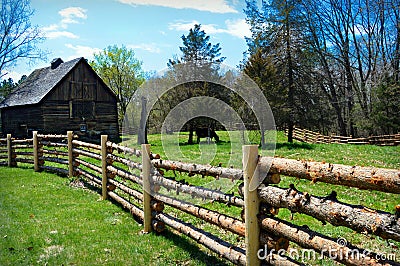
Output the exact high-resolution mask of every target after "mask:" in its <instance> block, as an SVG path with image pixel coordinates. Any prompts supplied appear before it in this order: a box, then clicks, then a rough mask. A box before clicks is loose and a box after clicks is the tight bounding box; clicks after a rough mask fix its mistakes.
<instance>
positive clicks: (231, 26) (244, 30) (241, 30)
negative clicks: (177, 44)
mask: <svg viewBox="0 0 400 266" xmlns="http://www.w3.org/2000/svg"><path fill="white" fill-rule="evenodd" d="M195 24H200V23H199V22H198V21H197V20H193V21H191V22H175V23H170V24H169V26H168V28H169V29H170V30H177V31H189V30H190V29H191V28H193V26H194V25H195ZM225 26H226V28H219V27H218V25H216V24H201V29H202V30H204V31H205V33H206V34H220V33H226V34H229V35H232V36H235V37H238V38H244V36H251V32H250V27H249V25H248V24H247V23H246V20H245V19H236V20H230V19H228V20H225Z"/></svg>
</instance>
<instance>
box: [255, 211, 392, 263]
mask: <svg viewBox="0 0 400 266" xmlns="http://www.w3.org/2000/svg"><path fill="white" fill-rule="evenodd" d="M260 221H261V227H262V228H263V229H265V230H267V231H268V232H272V233H273V234H274V235H277V236H281V237H283V238H285V239H288V240H289V241H291V242H294V243H296V244H298V245H299V246H301V247H302V248H306V249H312V250H315V251H316V252H318V254H316V256H318V257H319V256H321V255H324V256H327V257H328V256H329V252H331V256H329V258H330V259H334V260H335V261H338V262H340V263H343V264H345V265H359V266H362V265H399V263H396V262H393V261H390V260H378V259H376V258H381V257H379V256H376V254H375V253H373V252H370V251H367V250H364V249H362V248H358V247H356V246H353V245H351V244H350V243H347V241H346V240H345V239H343V238H339V239H334V238H331V237H328V236H325V235H322V234H320V233H318V232H315V231H312V230H310V229H308V228H307V227H306V226H298V225H295V224H291V223H288V222H286V221H283V220H281V219H278V218H275V217H269V216H265V215H263V216H261V217H260ZM305 252H306V253H305V254H315V253H313V251H309V252H308V251H305ZM363 254H365V255H366V256H364V257H363Z"/></svg>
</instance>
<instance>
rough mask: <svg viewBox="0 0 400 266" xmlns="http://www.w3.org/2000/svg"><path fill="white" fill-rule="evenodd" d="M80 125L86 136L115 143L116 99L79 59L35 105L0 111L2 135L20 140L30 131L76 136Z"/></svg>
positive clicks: (87, 65)
mask: <svg viewBox="0 0 400 266" xmlns="http://www.w3.org/2000/svg"><path fill="white" fill-rule="evenodd" d="M49 71H50V70H49ZM32 89H35V88H32ZM82 123H85V124H86V125H87V131H88V132H87V134H86V135H87V136H88V135H90V136H91V137H92V138H94V139H96V138H99V135H100V134H107V135H109V136H110V139H112V140H114V141H115V140H118V137H119V127H118V111H117V98H116V96H115V94H114V93H113V92H112V91H111V90H110V89H109V88H108V87H107V86H106V85H105V83H104V82H103V81H102V80H101V79H100V78H99V77H98V76H97V74H96V73H95V72H94V71H93V69H92V68H91V67H90V65H89V64H88V63H87V62H86V60H84V59H83V58H81V60H79V61H78V62H77V63H76V65H75V66H74V67H73V68H72V69H71V70H70V71H69V72H68V73H67V74H66V75H65V76H64V77H63V78H62V79H61V81H60V82H58V84H57V85H56V86H54V87H53V88H52V89H51V90H50V91H49V92H48V93H47V94H46V95H45V96H44V97H43V98H42V99H41V100H40V102H39V103H37V104H31V105H21V106H11V107H5V108H2V124H3V125H2V130H3V133H11V134H13V135H15V136H20V137H23V136H26V135H27V133H29V131H31V130H38V131H39V132H40V131H42V132H47V133H56V134H58V133H65V132H66V131H68V130H73V131H75V132H77V133H79V131H80V125H81V124H82Z"/></svg>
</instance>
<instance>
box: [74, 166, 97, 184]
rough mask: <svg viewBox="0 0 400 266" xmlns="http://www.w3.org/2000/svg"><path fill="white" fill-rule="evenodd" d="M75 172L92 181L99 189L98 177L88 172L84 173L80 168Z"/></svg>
mask: <svg viewBox="0 0 400 266" xmlns="http://www.w3.org/2000/svg"><path fill="white" fill-rule="evenodd" d="M75 172H76V173H77V174H79V175H83V176H84V177H86V178H87V179H89V180H90V181H93V182H94V183H95V184H97V187H101V179H100V178H99V177H98V176H96V175H94V174H92V173H89V172H87V171H85V170H83V169H80V168H79V169H77V170H76V171H75Z"/></svg>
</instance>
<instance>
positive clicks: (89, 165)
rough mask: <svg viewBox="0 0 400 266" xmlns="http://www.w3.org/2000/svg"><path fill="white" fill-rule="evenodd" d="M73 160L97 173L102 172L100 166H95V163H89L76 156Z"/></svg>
mask: <svg viewBox="0 0 400 266" xmlns="http://www.w3.org/2000/svg"><path fill="white" fill-rule="evenodd" d="M75 161H76V162H78V163H80V164H81V165H83V166H86V167H87V168H89V169H91V170H93V171H96V172H97V173H99V174H101V173H102V172H101V167H99V166H96V165H94V164H91V163H89V162H86V161H85V160H82V159H78V158H76V159H75Z"/></svg>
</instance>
